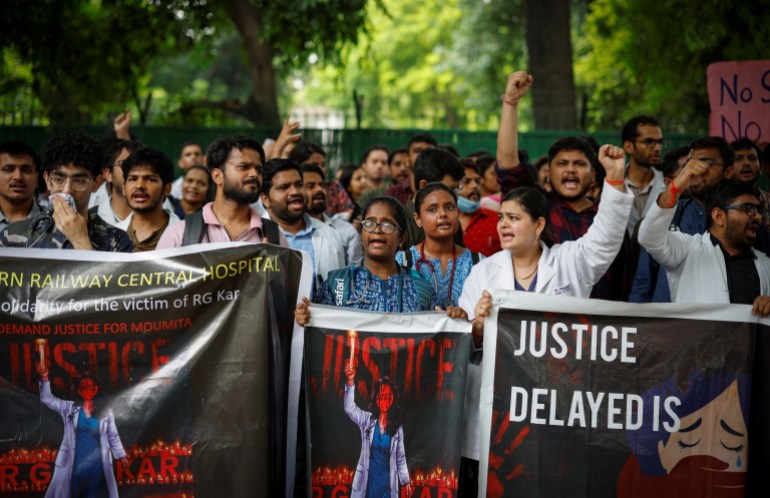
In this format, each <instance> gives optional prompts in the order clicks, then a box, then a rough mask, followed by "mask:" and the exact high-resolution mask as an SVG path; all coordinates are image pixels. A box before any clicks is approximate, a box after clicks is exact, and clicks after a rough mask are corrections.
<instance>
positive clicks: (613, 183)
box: [604, 178, 626, 185]
mask: <svg viewBox="0 0 770 498" xmlns="http://www.w3.org/2000/svg"><path fill="white" fill-rule="evenodd" d="M604 181H605V182H607V183H608V184H610V185H625V183H626V181H625V180H610V179H609V178H605V179H604Z"/></svg>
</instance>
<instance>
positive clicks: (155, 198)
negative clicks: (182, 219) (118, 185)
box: [118, 147, 179, 252]
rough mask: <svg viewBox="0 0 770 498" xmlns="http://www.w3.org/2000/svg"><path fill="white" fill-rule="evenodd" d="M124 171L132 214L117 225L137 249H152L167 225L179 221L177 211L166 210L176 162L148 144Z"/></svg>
mask: <svg viewBox="0 0 770 498" xmlns="http://www.w3.org/2000/svg"><path fill="white" fill-rule="evenodd" d="M122 170H123V178H124V179H125V180H124V183H123V188H124V190H125V193H126V200H127V201H128V205H129V206H130V207H131V209H132V213H131V214H129V215H128V217H127V218H126V219H125V220H123V221H121V222H120V223H118V228H120V229H121V230H125V231H126V233H127V234H128V237H129V238H130V239H131V243H132V244H133V245H134V252H142V251H152V250H154V249H155V246H157V245H158V241H159V240H160V236H161V234H162V233H163V231H164V230H165V229H166V227H168V226H169V225H170V224H172V223H176V222H178V221H179V217H178V216H177V215H176V214H174V213H167V212H166V211H165V210H164V209H163V200H164V199H165V198H166V196H167V195H169V192H170V191H171V182H172V181H173V180H174V165H173V164H172V163H171V159H169V158H168V157H166V155H165V154H164V153H163V152H161V151H159V150H158V149H153V148H150V147H146V148H143V149H139V150H137V151H136V152H134V153H133V154H131V155H130V156H128V158H126V159H125V160H124V161H123V165H122Z"/></svg>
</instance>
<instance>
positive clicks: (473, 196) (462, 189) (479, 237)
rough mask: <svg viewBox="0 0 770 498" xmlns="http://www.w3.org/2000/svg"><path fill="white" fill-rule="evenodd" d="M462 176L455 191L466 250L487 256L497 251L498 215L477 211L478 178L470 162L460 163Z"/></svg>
mask: <svg viewBox="0 0 770 498" xmlns="http://www.w3.org/2000/svg"><path fill="white" fill-rule="evenodd" d="M460 163H461V164H462V165H463V168H464V170H465V176H463V178H462V180H460V184H459V185H458V187H457V190H456V191H455V192H457V209H458V211H460V226H461V227H462V231H463V241H464V242H465V247H466V249H469V250H471V251H474V252H478V253H481V254H483V255H484V256H491V255H493V254H494V253H496V252H498V251H499V250H500V237H499V236H498V235H497V218H498V213H497V212H495V211H492V210H490V209H486V208H483V207H481V191H480V190H479V185H480V184H481V174H480V173H479V167H478V166H477V165H476V163H475V162H474V161H473V160H472V159H460Z"/></svg>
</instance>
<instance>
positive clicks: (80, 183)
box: [48, 173, 91, 191]
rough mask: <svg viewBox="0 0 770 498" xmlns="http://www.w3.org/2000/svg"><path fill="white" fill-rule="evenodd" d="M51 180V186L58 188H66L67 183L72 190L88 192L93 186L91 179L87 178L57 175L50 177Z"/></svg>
mask: <svg viewBox="0 0 770 498" xmlns="http://www.w3.org/2000/svg"><path fill="white" fill-rule="evenodd" d="M48 179H49V180H51V184H52V185H53V186H54V187H57V188H62V189H63V188H64V186H65V185H66V184H67V182H68V181H69V182H70V187H71V188H72V190H77V191H83V190H87V189H88V188H89V186H90V185H91V178H89V177H87V176H65V175H60V174H57V173H54V174H52V175H51V176H49V177H48Z"/></svg>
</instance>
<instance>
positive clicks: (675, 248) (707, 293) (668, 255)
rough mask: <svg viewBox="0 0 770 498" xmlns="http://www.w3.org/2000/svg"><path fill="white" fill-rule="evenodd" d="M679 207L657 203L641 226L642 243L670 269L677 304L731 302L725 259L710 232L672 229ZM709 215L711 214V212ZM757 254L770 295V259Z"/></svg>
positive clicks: (762, 281)
mask: <svg viewBox="0 0 770 498" xmlns="http://www.w3.org/2000/svg"><path fill="white" fill-rule="evenodd" d="M675 212H676V208H671V209H662V208H661V207H660V206H658V205H657V203H656V204H655V206H653V207H652V208H651V209H650V211H649V213H647V216H646V217H645V218H644V220H642V224H641V225H640V227H639V243H640V244H641V245H642V246H643V247H644V248H645V249H647V251H648V252H649V253H650V255H651V256H652V257H653V258H655V260H656V261H658V262H659V263H660V265H661V266H662V267H663V268H665V269H666V275H667V276H668V284H669V287H670V288H671V301H672V302H675V303H729V302H730V293H729V290H728V288H727V269H726V267H725V257H724V254H723V253H722V249H721V248H720V247H719V244H717V245H714V243H713V242H712V241H711V235H710V234H709V232H708V231H707V232H705V233H703V234H700V235H689V234H686V233H682V232H674V231H671V230H669V226H670V225H671V220H672V219H673V217H674V213H675ZM707 215H708V213H707ZM752 251H753V252H754V256H755V259H754V265H755V266H756V267H757V272H758V273H759V284H760V292H761V295H763V296H768V295H770V258H768V257H767V256H766V255H765V254H764V253H762V252H761V251H756V250H754V249H752Z"/></svg>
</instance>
